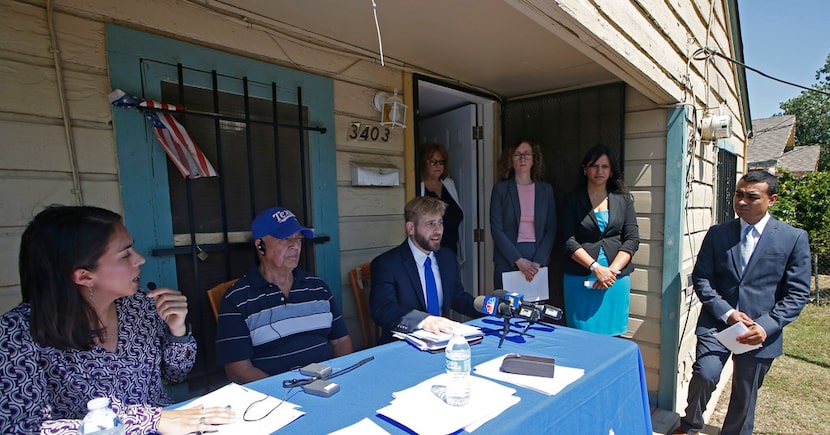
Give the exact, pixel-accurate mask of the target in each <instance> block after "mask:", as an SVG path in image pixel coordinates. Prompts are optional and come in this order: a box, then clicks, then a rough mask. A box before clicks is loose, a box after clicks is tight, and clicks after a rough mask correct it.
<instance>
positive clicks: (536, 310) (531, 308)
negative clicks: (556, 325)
mask: <svg viewBox="0 0 830 435" xmlns="http://www.w3.org/2000/svg"><path fill="white" fill-rule="evenodd" d="M516 317H521V318H522V319H527V320H528V321H530V323H536V322H538V321H539V320H541V319H542V318H544V317H547V318H549V319H553V320H559V319H561V318H562V310H561V309H559V308H557V307H554V306H551V305H547V304H541V303H533V302H523V303H522V304H521V305H520V306H519V309H518V310H517V313H516Z"/></svg>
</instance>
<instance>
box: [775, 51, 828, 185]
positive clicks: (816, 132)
mask: <svg viewBox="0 0 830 435" xmlns="http://www.w3.org/2000/svg"><path fill="white" fill-rule="evenodd" d="M816 80H817V81H818V83H816V84H814V85H813V89H816V90H820V91H823V92H827V93H830V54H828V55H827V59H826V60H825V64H824V66H823V67H822V68H821V69H819V70H818V71H816ZM780 107H781V109H782V110H784V113H785V114H787V115H795V117H796V123H797V124H796V130H795V134H796V138H797V141H798V145H821V156H820V157H819V170H820V171H830V96H829V95H826V94H820V93H817V92H810V91H801V94H799V95H798V96H797V97H795V98H792V99H789V100H787V101H785V102H783V103H781V105H780Z"/></svg>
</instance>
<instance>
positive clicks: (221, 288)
mask: <svg viewBox="0 0 830 435" xmlns="http://www.w3.org/2000/svg"><path fill="white" fill-rule="evenodd" d="M235 282H236V279H232V280H230V281H225V282H223V283H221V284H218V285H216V286H215V287H213V288H211V289H210V290H208V291H207V295H208V299H209V300H210V306H211V308H213V315H214V317H215V318H216V320H219V306H220V305H222V298H223V297H224V296H225V292H227V291H228V289H229V288H231V286H232V285H233V283H235Z"/></svg>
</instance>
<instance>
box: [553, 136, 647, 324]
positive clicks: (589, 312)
mask: <svg viewBox="0 0 830 435" xmlns="http://www.w3.org/2000/svg"><path fill="white" fill-rule="evenodd" d="M582 171H583V176H584V177H585V187H584V188H581V189H579V190H577V191H576V192H574V193H571V194H570V195H568V196H567V198H566V199H565V207H564V212H563V213H562V216H561V220H562V237H563V238H564V239H565V251H566V252H565V253H566V254H567V257H568V258H567V260H566V261H565V264H564V265H563V271H564V290H565V315H566V318H567V322H568V326H571V327H574V328H579V329H585V330H589V331H593V332H597V333H600V334H607V335H621V334H623V333H625V332H626V331H627V330H628V311H629V306H630V293H631V279H630V276H629V274H630V273H631V272H632V271H633V270H634V266H633V265H632V264H631V257H632V256H633V255H634V253H635V252H637V248H638V247H639V245H640V233H639V229H638V228H637V215H636V213H635V211H634V200H633V199H632V197H631V194H629V193H628V191H627V190H626V188H625V183H624V182H623V180H622V179H621V178H620V172H619V169H618V165H617V163H616V161H615V160H614V159H613V156H612V154H611V151H610V150H609V149H608V148H607V147H604V146H601V145H600V146H596V147H594V148H592V149H591V150H589V151H588V153H587V154H586V155H585V158H584V159H583V160H582Z"/></svg>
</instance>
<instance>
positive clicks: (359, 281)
mask: <svg viewBox="0 0 830 435" xmlns="http://www.w3.org/2000/svg"><path fill="white" fill-rule="evenodd" d="M349 280H350V281H351V282H352V291H353V292H354V304H355V308H356V309H357V317H358V319H359V320H360V332H361V333H362V334H363V345H364V347H365V348H369V347H373V346H377V344H378V339H379V338H380V328H379V327H378V326H377V325H375V323H374V322H373V321H372V317H371V316H370V315H369V292H371V291H372V275H371V272H370V270H369V263H363V264H360V265H358V266H357V267H355V268H354V269H352V270H351V271H349Z"/></svg>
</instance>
